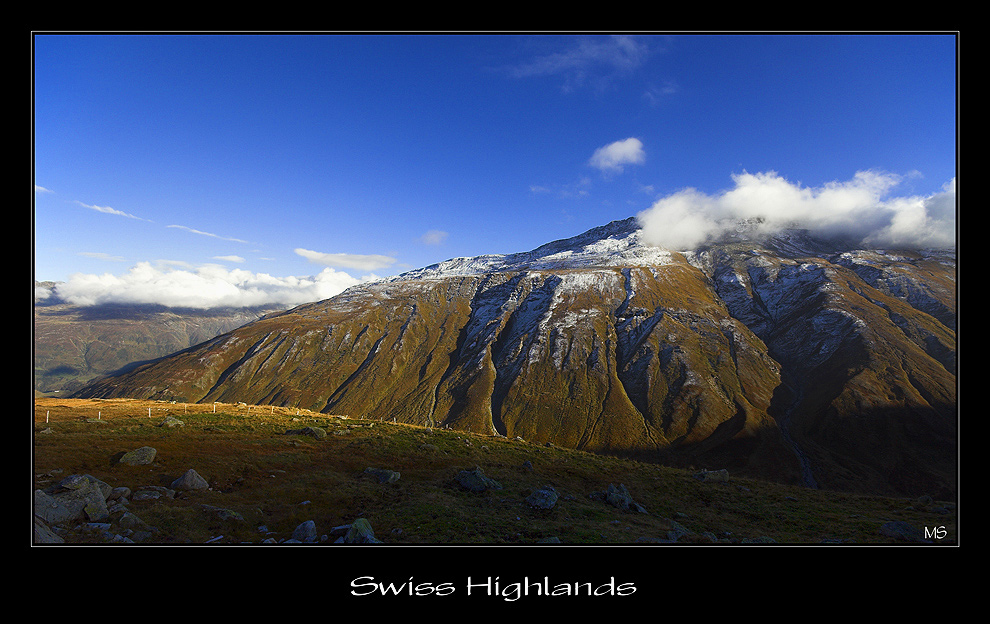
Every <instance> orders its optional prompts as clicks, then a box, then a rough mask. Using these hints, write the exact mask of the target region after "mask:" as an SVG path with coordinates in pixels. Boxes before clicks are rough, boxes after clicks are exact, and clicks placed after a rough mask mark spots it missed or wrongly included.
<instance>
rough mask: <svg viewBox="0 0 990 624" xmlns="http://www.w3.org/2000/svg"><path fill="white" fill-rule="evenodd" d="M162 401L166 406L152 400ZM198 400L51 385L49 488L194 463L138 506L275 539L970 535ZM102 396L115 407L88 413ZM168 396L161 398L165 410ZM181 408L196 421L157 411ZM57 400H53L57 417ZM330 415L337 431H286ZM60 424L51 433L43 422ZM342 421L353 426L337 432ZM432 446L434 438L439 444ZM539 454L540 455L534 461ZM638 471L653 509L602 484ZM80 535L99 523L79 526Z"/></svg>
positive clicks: (653, 468) (876, 505) (154, 521)
mask: <svg viewBox="0 0 990 624" xmlns="http://www.w3.org/2000/svg"><path fill="white" fill-rule="evenodd" d="M149 405H151V406H152V407H153V412H152V414H153V415H152V417H149V416H148V411H147V410H148V406H149ZM192 407H193V406H182V405H175V404H167V403H162V404H154V403H149V402H139V401H133V402H130V401H80V402H71V401H66V400H64V399H63V400H57V401H55V402H52V401H48V400H39V401H38V402H37V403H36V414H35V422H36V426H35V429H36V433H35V436H34V472H35V487H37V488H45V487H47V486H49V485H51V484H53V483H55V482H57V481H58V480H59V479H61V478H62V477H64V476H68V475H70V474H76V473H82V474H91V475H92V476H94V477H96V478H98V479H101V480H103V481H105V482H106V483H108V484H110V485H111V486H118V485H125V486H127V487H130V488H131V489H132V490H133V489H136V487H137V486H139V485H164V486H168V485H169V484H170V483H171V481H172V480H174V479H175V478H177V477H179V476H180V475H181V474H182V473H184V472H185V471H186V470H187V469H189V468H193V469H195V470H196V471H197V472H199V473H200V474H201V475H202V476H204V477H205V478H206V479H207V481H208V482H209V483H210V485H211V489H210V490H209V491H200V492H192V493H188V494H182V495H180V496H178V497H177V498H176V499H175V500H168V501H164V502H162V501H159V502H155V503H147V502H135V503H132V505H131V510H132V512H133V513H135V514H136V515H138V516H139V517H140V518H141V519H142V520H144V521H145V522H146V523H148V524H150V525H153V526H156V527H157V528H158V530H159V532H158V533H157V534H156V536H155V538H154V541H155V542H161V543H172V544H182V543H202V542H206V541H208V540H211V539H214V538H217V537H218V536H220V535H222V536H223V537H222V538H221V539H219V540H218V541H217V543H256V542H260V541H261V540H262V539H264V537H266V535H262V534H261V533H259V532H258V527H259V526H261V525H264V526H267V527H268V529H269V531H270V532H271V533H270V535H267V537H274V538H275V539H284V538H288V537H289V536H290V535H291V534H292V531H293V529H294V528H295V527H296V526H297V525H298V524H300V523H302V522H304V521H306V520H313V521H314V522H315V523H316V525H317V529H318V531H320V532H322V533H326V532H328V531H330V529H331V528H332V527H335V526H339V525H343V524H349V523H350V522H352V521H354V520H355V519H357V518H360V517H363V518H366V519H367V520H368V521H369V522H370V523H371V525H372V527H373V528H374V530H375V533H376V536H377V537H378V538H379V539H381V540H382V541H383V542H385V543H389V544H535V543H538V542H540V541H541V540H543V539H547V538H552V537H556V538H558V539H559V540H560V541H561V542H563V543H565V544H630V543H637V540H642V539H656V538H662V537H665V536H666V535H667V531H668V530H670V529H671V528H673V527H674V526H675V525H674V522H676V523H677V524H678V525H680V526H683V527H685V528H687V529H688V530H690V531H692V532H693V535H692V536H688V537H685V538H684V539H683V540H682V542H683V543H693V542H704V541H706V540H707V539H709V538H708V537H705V536H709V535H714V536H715V537H716V538H719V539H722V540H723V541H724V542H726V543H728V542H741V541H743V540H756V539H759V538H770V539H772V540H773V541H774V542H776V543H779V544H818V543H821V542H822V541H823V540H826V539H833V540H844V541H846V542H847V543H855V544H883V543H894V542H893V540H891V539H889V538H886V537H883V536H881V535H880V534H879V528H880V526H881V525H882V524H883V523H884V522H886V521H888V520H904V521H906V522H909V523H911V524H913V525H915V526H916V527H918V528H919V529H920V528H923V527H926V526H927V527H933V526H945V527H946V530H947V536H946V538H945V539H943V540H941V541H940V542H939V543H942V544H953V543H955V542H956V526H955V524H956V515H955V512H954V511H953V512H952V513H951V514H950V515H935V514H933V513H931V512H925V511H920V510H914V509H911V507H912V505H913V503H914V501H912V500H907V499H898V498H889V497H880V496H861V495H856V494H850V493H843V492H829V491H817V490H808V489H804V488H800V487H792V486H785V485H780V484H774V483H768V482H762V481H756V480H749V479H741V478H735V477H731V478H730V480H729V482H727V483H703V482H701V481H699V480H698V479H696V478H695V477H694V476H693V474H692V473H691V472H689V471H685V470H679V469H674V468H669V467H665V466H660V465H657V464H650V463H644V462H636V461H628V460H622V459H618V458H614V457H606V456H598V455H593V454H590V453H585V452H581V451H574V450H568V449H562V448H557V447H547V446H537V445H532V444H528V443H524V442H521V441H515V440H508V439H504V438H496V437H490V436H482V435H476V434H469V433H464V432H455V431H444V430H432V431H431V430H429V429H426V428H423V427H417V426H413V425H402V424H392V423H381V422H374V421H363V420H358V419H338V418H328V417H326V416H324V415H320V414H311V413H307V414H303V415H301V416H300V417H298V418H297V417H295V415H294V414H280V413H278V412H277V411H276V412H275V413H274V414H272V413H270V412H268V411H266V410H264V409H257V408H255V409H254V410H253V411H252V414H251V415H250V416H247V415H246V413H244V412H245V410H244V409H243V408H238V407H236V406H222V408H220V407H218V412H217V413H215V414H214V413H212V412H210V411H200V410H202V406H198V407H197V408H196V409H197V411H189V410H190V409H191V408H192ZM96 409H100V410H101V411H102V416H101V422H99V423H94V422H87V420H86V419H87V418H90V417H91V415H90V413H89V412H91V411H94V410H96ZM156 409H157V411H155V410H156ZM166 412H168V413H172V415H174V416H175V417H177V418H178V419H179V420H182V421H183V422H184V423H185V424H184V426H182V427H178V428H174V429H166V428H161V427H157V426H155V425H156V424H157V423H159V422H161V420H162V419H163V418H164V414H165V413H166ZM46 413H47V414H49V415H50V420H49V422H47V423H46V422H45V418H46ZM307 425H309V426H319V427H323V428H325V429H326V430H327V432H328V434H329V435H328V436H327V437H326V438H325V439H323V440H317V439H315V438H313V437H309V436H304V435H286V434H285V431H287V430H289V429H301V428H302V427H303V426H307ZM46 429H50V433H40V432H41V431H44V430H46ZM335 431H346V433H345V434H343V435H335V434H334V432H335ZM144 445H148V446H153V447H155V448H156V449H157V450H158V455H157V456H156V461H155V462H154V464H152V465H150V466H125V465H119V464H114V463H112V460H111V458H112V457H113V455H114V454H115V453H119V452H121V451H125V450H131V449H133V448H137V447H139V446H144ZM424 445H431V447H427V446H424ZM525 462H531V464H532V468H531V469H530V468H527V467H526V466H524V463H525ZM475 466H480V467H482V469H483V470H484V471H485V474H487V475H488V476H490V477H492V478H493V479H495V480H497V481H499V482H500V483H501V484H502V486H503V488H502V489H501V490H489V491H487V492H484V493H474V492H469V491H467V490H465V489H463V488H461V487H460V486H459V485H458V483H457V481H456V477H457V473H458V472H459V471H460V470H465V469H473V468H474V467H475ZM367 467H374V468H388V469H392V470H396V471H398V472H400V473H401V478H400V479H399V481H398V482H396V483H393V484H379V483H378V482H377V481H376V480H374V479H371V478H369V477H367V476H365V475H363V474H362V473H363V471H364V469H365V468H367ZM610 483H613V484H615V485H618V484H620V483H621V484H624V485H625V486H626V487H627V488H628V490H629V492H630V493H631V495H632V497H633V499H634V500H635V501H636V502H638V503H640V504H641V505H643V507H645V508H646V510H647V512H648V513H645V514H644V513H635V512H623V511H620V510H618V509H616V508H614V507H611V506H609V505H607V504H605V503H604V502H602V501H601V500H596V499H594V498H593V497H592V496H591V495H592V493H594V492H597V491H603V490H604V489H605V488H606V487H607V486H608V485H609V484H610ZM545 485H553V486H554V487H555V488H556V490H557V491H558V493H559V494H560V500H559V501H558V502H557V504H556V506H555V507H554V508H553V509H551V510H536V509H532V508H530V507H529V505H527V504H526V503H525V498H526V496H528V495H529V494H530V493H531V492H532V491H533V490H535V489H537V488H540V487H542V486H545ZM204 505H209V506H212V507H217V508H223V509H230V510H233V511H236V512H237V513H238V514H240V516H241V517H243V520H242V521H240V520H229V519H228V520H220V519H218V518H217V517H216V514H213V513H207V512H205V511H204V507H203V506H204ZM67 539H68V541H70V542H72V541H80V542H84V541H87V540H92V538H91V537H85V536H76V535H75V534H74V533H73V534H70V535H69V538H67Z"/></svg>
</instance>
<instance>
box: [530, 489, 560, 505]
mask: <svg viewBox="0 0 990 624" xmlns="http://www.w3.org/2000/svg"><path fill="white" fill-rule="evenodd" d="M557 499H558V495H557V490H555V489H554V488H553V486H550V485H548V486H546V487H543V488H540V489H539V490H536V491H534V492H533V493H532V494H530V495H529V496H527V497H526V502H527V503H528V504H529V506H530V507H534V508H536V509H552V508H553V506H554V505H556V504H557Z"/></svg>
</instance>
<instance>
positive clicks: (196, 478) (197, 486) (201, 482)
mask: <svg viewBox="0 0 990 624" xmlns="http://www.w3.org/2000/svg"><path fill="white" fill-rule="evenodd" d="M170 487H171V488H172V489H173V490H181V491H189V490H208V489H210V484H209V483H207V482H206V479H204V478H203V477H201V476H200V475H199V473H198V472H196V471H195V470H193V469H192V468H190V469H189V470H187V471H186V472H185V474H183V475H182V476H181V477H179V478H178V479H176V480H175V481H173V482H172V485H171V486H170Z"/></svg>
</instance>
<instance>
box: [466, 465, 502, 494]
mask: <svg viewBox="0 0 990 624" xmlns="http://www.w3.org/2000/svg"><path fill="white" fill-rule="evenodd" d="M457 482H458V483H460V484H461V487H463V488H466V489H468V490H471V491H472V492H484V491H486V490H501V489H502V484H501V483H499V482H498V481H496V480H494V479H492V478H491V477H488V476H487V475H485V473H484V471H483V470H482V469H481V466H475V468H474V470H462V471H460V472H459V473H457Z"/></svg>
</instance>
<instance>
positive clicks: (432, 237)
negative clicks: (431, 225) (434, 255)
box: [419, 230, 448, 245]
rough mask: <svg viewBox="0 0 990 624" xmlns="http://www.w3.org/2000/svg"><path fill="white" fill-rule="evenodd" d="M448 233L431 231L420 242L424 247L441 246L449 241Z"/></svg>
mask: <svg viewBox="0 0 990 624" xmlns="http://www.w3.org/2000/svg"><path fill="white" fill-rule="evenodd" d="M447 236H448V233H447V232H443V231H441V230H430V231H429V232H427V233H426V234H423V235H422V236H421V237H420V238H419V240H420V241H421V242H422V243H423V244H424V245H439V244H441V243H442V242H444V241H445V240H447Z"/></svg>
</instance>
